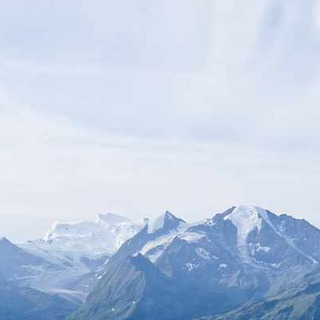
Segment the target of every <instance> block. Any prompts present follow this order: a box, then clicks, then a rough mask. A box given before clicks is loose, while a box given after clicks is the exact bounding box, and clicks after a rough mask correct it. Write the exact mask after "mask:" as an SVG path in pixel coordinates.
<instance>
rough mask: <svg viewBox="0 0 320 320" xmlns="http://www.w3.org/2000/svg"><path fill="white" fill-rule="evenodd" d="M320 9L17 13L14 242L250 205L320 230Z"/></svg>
mask: <svg viewBox="0 0 320 320" xmlns="http://www.w3.org/2000/svg"><path fill="white" fill-rule="evenodd" d="M319 8H320V6H319V2H318V1H315V0H308V1H305V0H304V1H302V0H290V1H289V0H281V1H280V0H273V1H270V0H268V1H267V0H261V1H253V0H252V1H251V0H245V1H241V2H239V1H238V0H223V1H222V0H221V1H212V0H199V1H194V0H192V1H191V0H183V1H182V0H174V1H172V0H170V1H169V0H164V1H150V0H149V1H146V0H138V1H119V0H117V1H115V0H108V1H102V0H101V1H100V0H94V1H79V0H77V1H75V0H70V1H54V2H53V1H35V0H30V1H27V2H26V1H22V0H12V1H10V2H7V3H3V4H1V10H0V162H1V164H0V175H1V182H0V193H1V201H0V217H1V221H2V222H1V227H0V234H4V235H7V236H8V237H10V238H13V239H26V238H32V237H39V236H42V235H43V234H44V233H45V231H46V229H47V227H48V226H49V224H50V223H51V222H52V221H53V220H56V219H59V220H67V221H68V220H81V219H93V217H94V216H95V214H97V213H99V212H108V211H111V212H115V213H120V214H124V215H127V216H129V217H132V218H140V217H143V216H155V215H158V214H160V213H161V212H162V211H164V210H166V209H170V210H171V211H173V212H174V213H176V214H177V215H180V216H182V217H183V218H185V219H186V220H196V219H201V218H204V217H208V216H211V215H212V214H213V213H216V212H218V211H221V210H223V209H225V208H226V207H229V206H232V205H236V204H241V203H246V204H256V205H260V206H263V207H267V208H270V209H272V210H274V211H276V212H278V213H283V212H285V213H292V214H295V215H296V216H298V217H304V218H307V219H309V220H310V221H312V222H313V223H314V224H317V225H318V226H320V219H319V218H318V217H319V214H318V212H319V210H320V205H319V204H318V201H317V196H318V188H319V184H320V165H319V163H320V161H319V160H320V145H319V138H320V131H319V126H318V121H319V120H318V119H319V116H320V111H319V107H318V106H319V102H320V93H319V89H318V88H319V62H320V59H319V56H320V55H319V53H320V52H319V51H320V43H319V39H320V10H319ZM26 226H27V228H26Z"/></svg>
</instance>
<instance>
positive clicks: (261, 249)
mask: <svg viewBox="0 0 320 320" xmlns="http://www.w3.org/2000/svg"><path fill="white" fill-rule="evenodd" d="M270 249H271V248H270V247H262V246H261V244H260V243H256V244H255V246H254V250H255V251H256V252H269V251H270Z"/></svg>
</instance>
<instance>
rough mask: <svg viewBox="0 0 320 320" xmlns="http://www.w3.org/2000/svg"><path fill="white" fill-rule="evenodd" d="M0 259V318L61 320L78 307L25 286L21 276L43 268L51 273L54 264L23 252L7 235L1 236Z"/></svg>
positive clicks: (55, 296)
mask: <svg viewBox="0 0 320 320" xmlns="http://www.w3.org/2000/svg"><path fill="white" fill-rule="evenodd" d="M0 258H1V263H0V319H5V320H19V319H25V320H41V319H50V320H63V319H65V317H66V316H67V315H68V314H70V313H71V312H72V311H75V310H76V308H77V307H78V306H79V305H78V304H76V303H73V302H71V301H67V300H65V299H63V298H62V297H59V296H57V295H52V294H48V293H45V292H41V291H38V290H35V289H33V288H30V287H28V286H27V285H26V283H25V281H24V279H26V278H28V277H32V276H34V273H33V272H32V270H37V269H39V268H40V269H41V268H45V269H46V270H47V272H54V271H55V270H56V269H57V266H55V265H53V264H50V263H49V262H47V261H46V260H44V259H42V258H41V257H37V256H34V255H32V254H30V253H27V252H25V251H24V250H22V249H21V248H19V247H18V246H16V245H14V244H13V243H11V242H10V241H9V240H7V239H6V238H2V239H0Z"/></svg>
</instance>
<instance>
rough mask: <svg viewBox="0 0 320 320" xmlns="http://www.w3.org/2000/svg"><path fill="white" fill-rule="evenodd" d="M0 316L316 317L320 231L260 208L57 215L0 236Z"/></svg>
mask: <svg viewBox="0 0 320 320" xmlns="http://www.w3.org/2000/svg"><path fill="white" fill-rule="evenodd" d="M0 258H1V263H0V319H5V320H11V319H12V320H13V319H14V320H18V319H27V320H29V319H30V320H31V319H32V320H40V319H44V318H45V319H49V320H62V319H66V318H68V320H75V319H76V320H102V319H103V320H106V319H110V320H144V319H148V320H182V319H183V320H200V319H201V320H218V319H219V320H231V319H239V320H247V319H261V320H269V319H276V320H279V319H291V320H309V319H310V320H311V319H318V318H319V315H320V264H319V261H320V230H319V229H317V228H316V227H314V226H312V225H311V224H309V223H308V222H307V221H305V220H299V219H294V218H293V217H290V216H288V215H280V216H277V215H275V214H273V213H271V212H270V211H268V210H264V209H262V208H259V207H251V206H238V207H232V208H230V209H228V210H227V211H225V212H224V213H220V214H217V215H215V216H214V217H212V218H210V219H206V220H205V221H201V222H198V223H192V224H190V223H186V222H185V221H183V220H182V219H179V218H177V217H175V216H174V215H173V214H172V213H170V212H169V211H167V212H165V213H164V214H163V215H162V216H160V217H159V218H157V219H154V220H148V219H145V220H144V221H143V222H141V223H135V222H131V221H129V220H127V219H125V218H122V217H120V216H117V215H112V214H106V215H99V216H98V217H97V219H96V220H95V221H94V222H79V223H72V224H71V223H69V224H66V223H55V224H54V225H53V226H52V227H51V228H50V230H49V231H48V233H47V235H46V237H45V238H44V239H40V240H36V241H29V242H27V243H24V244H20V245H16V244H13V243H11V242H10V241H9V240H7V239H6V238H1V239H0Z"/></svg>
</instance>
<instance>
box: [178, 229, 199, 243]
mask: <svg viewBox="0 0 320 320" xmlns="http://www.w3.org/2000/svg"><path fill="white" fill-rule="evenodd" d="M204 237H205V235H204V234H201V233H197V232H184V233H182V234H179V235H178V238H179V239H181V240H185V241H187V242H189V243H192V242H198V241H199V240H201V239H202V238H204Z"/></svg>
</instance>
